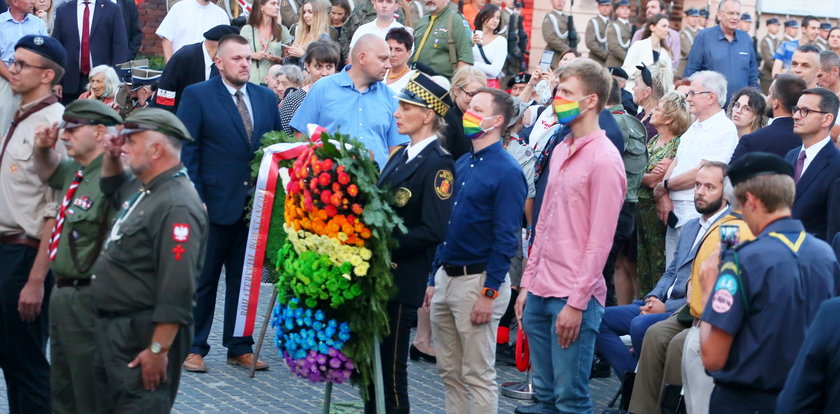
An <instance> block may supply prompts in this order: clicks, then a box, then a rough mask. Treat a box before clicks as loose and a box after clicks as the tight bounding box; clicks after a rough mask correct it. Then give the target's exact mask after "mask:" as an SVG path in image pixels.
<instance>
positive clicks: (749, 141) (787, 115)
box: [729, 74, 807, 164]
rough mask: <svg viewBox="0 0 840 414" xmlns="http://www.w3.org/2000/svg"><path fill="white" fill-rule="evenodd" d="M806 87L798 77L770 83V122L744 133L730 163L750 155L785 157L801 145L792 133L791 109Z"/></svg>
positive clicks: (781, 78)
mask: <svg viewBox="0 0 840 414" xmlns="http://www.w3.org/2000/svg"><path fill="white" fill-rule="evenodd" d="M805 88H807V86H806V85H805V81H804V80H802V79H801V78H799V77H796V76H793V75H789V74H782V75H779V76H777V77H776V79H775V80H774V81H773V83H771V84H770V89H769V91H768V94H769V96H768V97H767V103H768V105H770V108H771V109H772V111H773V122H771V123H770V125H767V126H766V127H764V128H761V129H759V130H758V131H755V132H753V133H751V134H746V135H744V136H742V137H741V139H740V140H739V141H738V146H737V147H735V152H733V153H732V160H731V161H729V163H730V164H731V163H733V162H735V161H737V160H738V158H741V157H742V156H744V155H746V154H749V153H751V152H759V151H760V152H769V153H772V154H776V155H778V156H780V157H784V156H785V155H787V153H788V152H789V151H790V150H792V149H794V148H796V147H798V146H800V145H802V139H801V138H800V137H799V135H796V134H795V133H794V132H793V110H792V108H793V107H794V106H796V103H797V101H799V97H800V96H801V95H802V91H803V90H805Z"/></svg>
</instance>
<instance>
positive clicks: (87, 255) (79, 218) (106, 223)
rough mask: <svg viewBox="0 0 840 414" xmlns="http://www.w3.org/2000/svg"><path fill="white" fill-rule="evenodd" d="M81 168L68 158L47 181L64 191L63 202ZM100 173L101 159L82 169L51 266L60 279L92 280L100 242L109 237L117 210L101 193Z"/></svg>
mask: <svg viewBox="0 0 840 414" xmlns="http://www.w3.org/2000/svg"><path fill="white" fill-rule="evenodd" d="M79 168H82V166H81V164H79V163H78V162H76V161H75V160H73V159H71V158H65V159H63V160H62V161H61V163H60V164H59V165H58V168H57V169H56V170H55V172H54V173H53V175H52V177H50V179H49V181H47V184H48V185H49V186H50V187H52V188H54V189H56V190H60V191H61V193H60V195H59V197H60V199H61V200H62V201H63V200H64V194H67V189H68V188H69V187H70V183H72V182H73V179H74V178H75V177H76V171H78V170H79ZM101 172H102V156H101V155H100V156H99V157H96V159H94V160H93V161H91V163H90V164H89V165H88V166H87V167H85V168H83V169H82V176H83V178H82V182H81V183H79V187H78V188H77V189H76V193H75V194H73V199H72V200H71V201H70V205H68V206H67V211H66V212H65V214H64V226H63V227H62V229H61V237H60V238H59V240H58V250H57V251H56V254H55V260H54V261H53V262H52V265H51V268H52V271H53V272H55V274H56V275H57V276H59V277H61V278H69V279H87V278H89V277H90V275H91V273H92V270H91V268H92V267H93V262H94V261H95V260H96V257H97V256H99V251H100V248H101V246H102V244H101V241H102V240H104V238H105V237H106V236H107V234H108V233H107V231H108V228H109V227H110V224H111V219H113V217H114V213H115V211H116V209H114V208H111V207H110V203H109V202H108V200H106V199H105V195H104V194H102V191H101V190H100V189H99V176H100V173H101Z"/></svg>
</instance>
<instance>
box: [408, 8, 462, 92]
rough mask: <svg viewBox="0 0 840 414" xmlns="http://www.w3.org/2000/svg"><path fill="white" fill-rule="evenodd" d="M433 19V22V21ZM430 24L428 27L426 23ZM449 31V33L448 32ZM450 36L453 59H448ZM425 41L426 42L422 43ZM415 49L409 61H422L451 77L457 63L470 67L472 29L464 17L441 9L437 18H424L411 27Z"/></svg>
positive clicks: (439, 72)
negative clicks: (452, 43)
mask: <svg viewBox="0 0 840 414" xmlns="http://www.w3.org/2000/svg"><path fill="white" fill-rule="evenodd" d="M432 18H434V22H432ZM430 22H431V27H429V24H430ZM450 30H451V33H450ZM449 36H452V39H453V40H454V42H455V43H454V45H455V59H456V60H457V61H456V62H454V63H453V62H452V61H451V60H450V56H449V53H450V52H449ZM424 40H425V42H424ZM414 45H415V46H414V47H415V48H416V51H415V52H414V55H412V57H411V61H412V62H422V63H425V64H427V65H429V67H431V68H432V69H434V71H435V72H437V73H438V75H442V76H445V77H447V78H451V77H452V74H453V73H454V72H455V68H457V66H458V62H464V63H469V64H470V65H472V64H473V52H472V30H470V25H469V23H467V21H466V20H465V19H464V16H462V15H460V14H458V13H457V12H454V11H452V9H451V8H449V7H444V8H443V10H442V11H441V12H440V13H439V14H438V15H437V16H432V15H426V16H424V17H423V18H422V19H420V21H419V22H417V24H416V25H415V26H414Z"/></svg>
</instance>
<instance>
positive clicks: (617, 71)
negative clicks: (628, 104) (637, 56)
mask: <svg viewBox="0 0 840 414" xmlns="http://www.w3.org/2000/svg"><path fill="white" fill-rule="evenodd" d="M607 70H609V71H610V75H612V76H618V77H619V78H621V79H630V76H629V75H627V72H626V71H625V70H624V69H622V68H620V67H618V66H610V67H609V68H607Z"/></svg>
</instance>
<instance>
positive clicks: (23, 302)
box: [0, 35, 66, 413]
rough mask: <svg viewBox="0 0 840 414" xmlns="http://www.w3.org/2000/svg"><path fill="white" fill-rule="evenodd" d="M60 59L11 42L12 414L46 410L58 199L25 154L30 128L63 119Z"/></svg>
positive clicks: (5, 310)
mask: <svg viewBox="0 0 840 414" xmlns="http://www.w3.org/2000/svg"><path fill="white" fill-rule="evenodd" d="M65 56H66V53H65V51H64V48H63V47H62V46H61V44H59V43H58V42H57V41H55V40H53V39H52V38H49V37H47V36H42V35H36V36H32V35H30V36H24V37H23V38H22V39H20V41H19V42H18V43H17V45H16V46H15V53H14V59H12V60H11V61H10V64H9V73H10V74H11V76H10V81H11V85H12V91H13V92H14V93H16V94H19V95H20V106H19V107H18V108H17V112H16V113H15V118H14V120H13V125H12V126H11V127H9V129H8V132H6V135H5V136H4V137H3V141H2V144H0V263H2V266H0V370H2V371H3V374H4V375H5V377H6V384H7V387H6V392H7V394H8V401H9V411H10V412H13V413H50V412H52V409H51V408H50V366H49V364H48V363H47V358H46V355H45V353H46V347H47V336H48V335H47V328H48V321H47V315H46V311H47V309H48V307H49V297H50V291H51V289H52V286H53V279H52V276H51V274H50V272H49V267H50V260H49V257H48V255H47V248H48V245H49V239H50V235H51V233H52V229H53V226H54V224H55V217H56V214H57V213H58V204H57V201H58V199H57V197H56V194H55V191H54V190H52V189H50V188H49V187H48V186H47V185H45V184H44V183H42V182H41V180H40V179H39V178H38V175H37V174H36V168H35V165H34V160H33V158H34V157H33V156H32V154H33V151H34V147H33V143H34V142H35V138H34V137H35V130H36V127H38V126H39V125H44V124H48V125H52V124H53V123H54V122H58V121H60V120H61V116H62V114H63V113H64V107H63V106H62V105H61V104H60V103H58V98H57V97H56V96H55V95H53V93H52V87H53V86H55V85H56V84H58V82H59V81H60V80H61V76H62V75H63V74H64V69H63V66H64V63H65V60H66V58H65ZM60 151H62V152H63V148H61V149H60Z"/></svg>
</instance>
